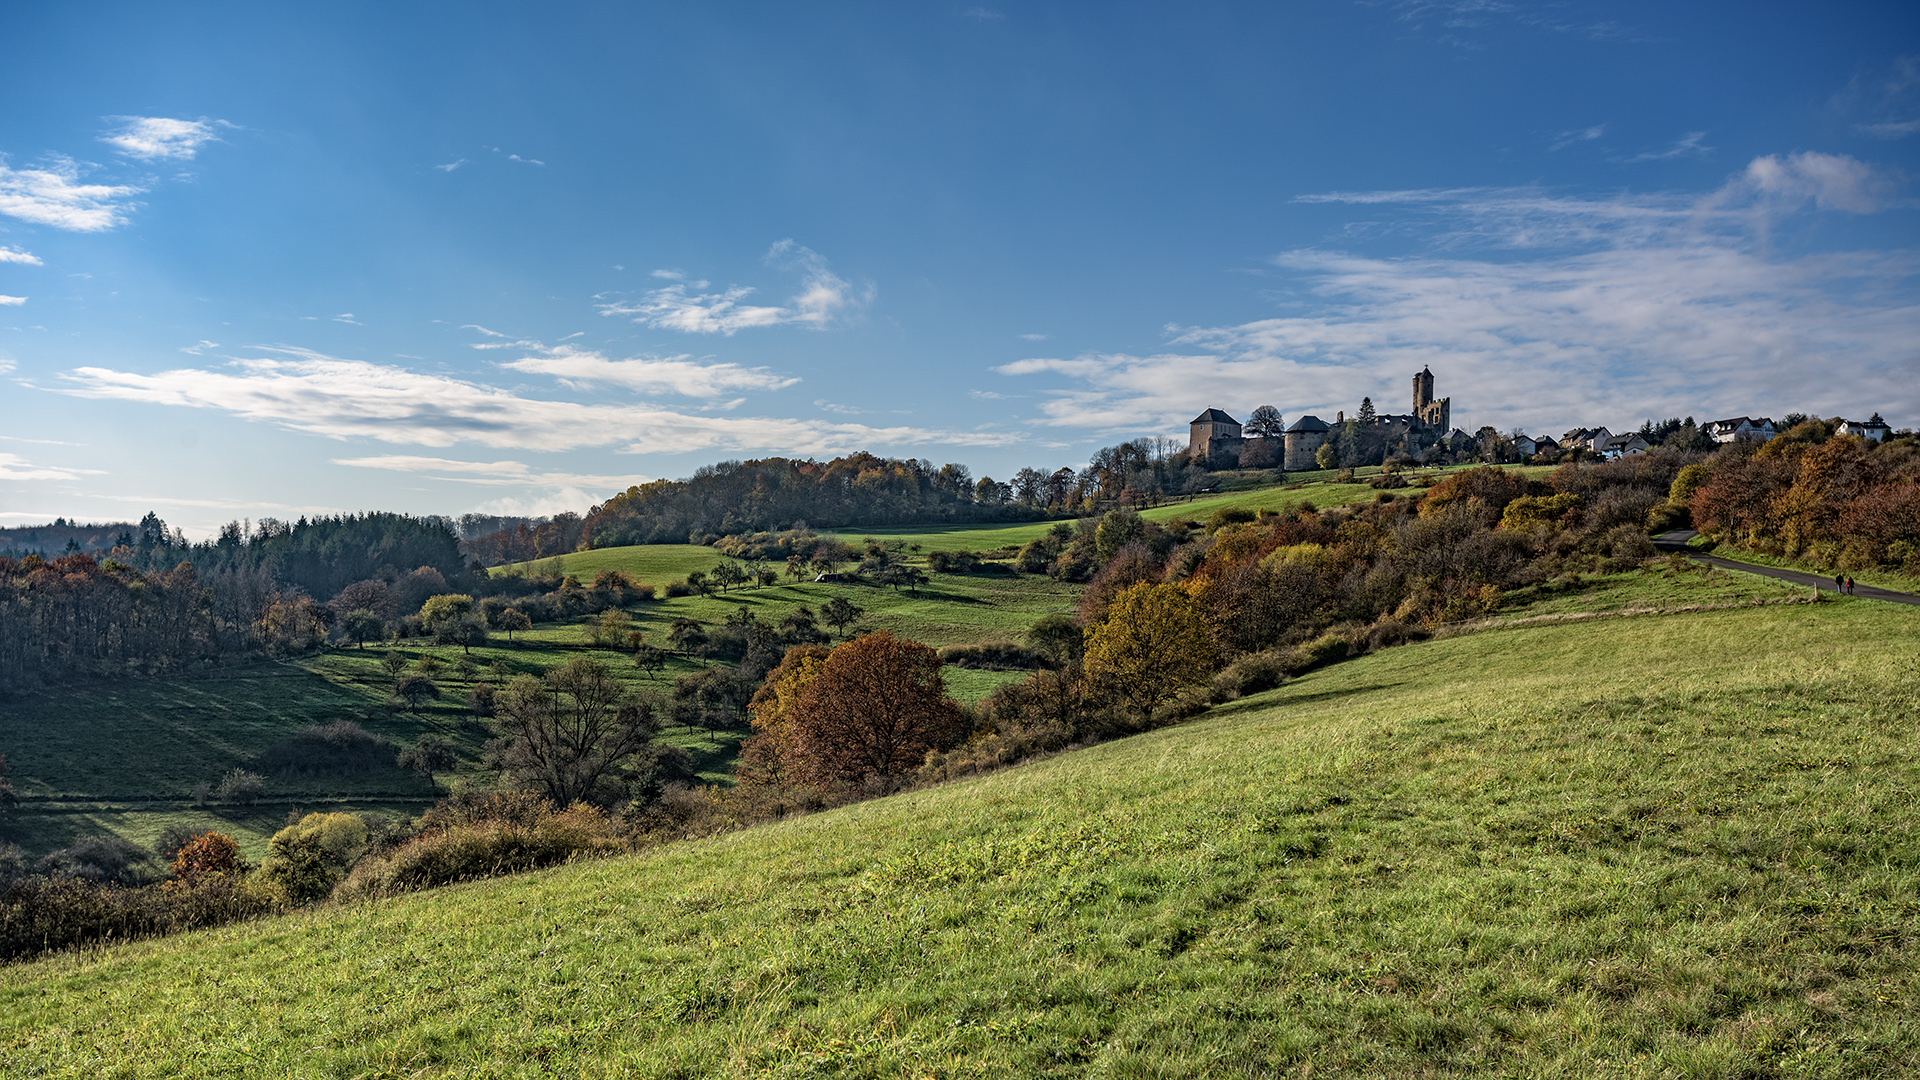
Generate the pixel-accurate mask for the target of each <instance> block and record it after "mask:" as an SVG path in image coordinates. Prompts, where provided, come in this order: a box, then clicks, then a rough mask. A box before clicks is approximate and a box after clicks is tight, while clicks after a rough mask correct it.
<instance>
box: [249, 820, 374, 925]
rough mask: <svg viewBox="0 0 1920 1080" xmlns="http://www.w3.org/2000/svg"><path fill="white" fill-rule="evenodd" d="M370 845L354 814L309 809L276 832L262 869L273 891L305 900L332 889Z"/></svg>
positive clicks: (294, 900)
mask: <svg viewBox="0 0 1920 1080" xmlns="http://www.w3.org/2000/svg"><path fill="white" fill-rule="evenodd" d="M366 850H367V823H366V822H364V821H361V820H360V819H359V818H357V817H355V816H354V815H352V814H308V815H307V816H306V817H303V818H301V819H300V820H299V822H298V823H296V824H293V825H289V826H287V827H286V828H284V829H281V830H280V831H279V832H277V833H274V834H273V839H272V840H271V841H269V842H268V844H267V860H266V862H263V863H261V864H260V869H259V871H258V873H259V876H260V878H261V883H262V884H263V885H264V886H265V889H266V891H267V892H268V893H269V894H270V895H272V896H274V897H275V898H278V899H283V900H284V901H287V902H291V903H295V904H304V903H308V902H310V901H313V900H318V899H320V898H321V897H323V896H326V895H327V894H328V893H330V892H332V891H333V886H334V884H335V883H336V882H338V881H339V880H340V877H341V875H342V874H344V873H345V872H346V871H347V869H349V868H350V867H352V866H353V863H354V860H356V859H358V858H359V857H360V855H361V853H362V852H364V851H366Z"/></svg>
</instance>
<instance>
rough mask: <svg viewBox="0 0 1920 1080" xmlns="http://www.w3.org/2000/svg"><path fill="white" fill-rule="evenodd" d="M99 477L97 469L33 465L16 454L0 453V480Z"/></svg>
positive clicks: (100, 473)
mask: <svg viewBox="0 0 1920 1080" xmlns="http://www.w3.org/2000/svg"><path fill="white" fill-rule="evenodd" d="M101 475H104V474H103V473H102V472H101V471H100V470H99V469H74V468H68V467H66V466H63V465H35V464H34V463H33V462H31V461H28V460H27V459H26V458H23V457H21V456H20V455H18V454H8V453H3V452H0V480H78V479H80V478H81V477H82V476H101Z"/></svg>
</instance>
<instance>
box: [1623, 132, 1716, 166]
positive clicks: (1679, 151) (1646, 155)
mask: <svg viewBox="0 0 1920 1080" xmlns="http://www.w3.org/2000/svg"><path fill="white" fill-rule="evenodd" d="M1706 137H1707V133H1706V132H1704V131H1689V132H1687V133H1686V134H1685V135H1682V136H1680V137H1679V138H1678V139H1675V140H1674V141H1673V142H1672V144H1670V145H1668V146H1665V147H1662V148H1661V149H1659V150H1646V151H1643V152H1641V153H1638V154H1635V155H1633V156H1632V157H1623V158H1615V159H1614V160H1615V161H1617V162H1619V163H1620V164H1623V165H1637V164H1639V163H1641V162H1643V161H1671V160H1672V159H1674V158H1683V157H1692V156H1694V155H1695V154H1707V153H1712V151H1713V147H1711V146H1706V145H1704V143H1703V140H1704V139H1706Z"/></svg>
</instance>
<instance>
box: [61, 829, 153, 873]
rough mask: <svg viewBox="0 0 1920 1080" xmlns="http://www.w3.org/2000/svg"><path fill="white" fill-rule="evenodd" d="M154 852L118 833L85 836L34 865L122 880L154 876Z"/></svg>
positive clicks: (63, 871) (64, 871)
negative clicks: (123, 837) (116, 834)
mask: <svg viewBox="0 0 1920 1080" xmlns="http://www.w3.org/2000/svg"><path fill="white" fill-rule="evenodd" d="M152 860H153V856H152V854H151V853H150V852H148V851H147V850H146V849H145V848H142V847H141V846H140V845H138V844H135V843H133V842H132V841H131V840H125V839H122V838H120V837H118V836H83V837H81V838H80V839H78V840H75V841H74V842H73V843H72V844H70V845H68V846H66V847H64V848H61V849H60V850H59V851H56V852H53V853H52V854H50V855H47V856H45V857H44V858H42V859H41V860H40V861H39V862H38V863H36V864H35V865H34V870H35V872H37V873H41V874H47V875H58V876H62V877H75V878H86V879H88V880H90V881H114V882H120V883H122V884H126V883H131V882H137V881H140V880H142V879H144V878H150V877H151V876H152V869H153V866H152Z"/></svg>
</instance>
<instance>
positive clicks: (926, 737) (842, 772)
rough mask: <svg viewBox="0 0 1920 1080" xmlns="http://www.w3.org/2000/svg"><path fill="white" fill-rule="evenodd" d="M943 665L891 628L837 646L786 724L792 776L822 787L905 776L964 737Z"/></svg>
mask: <svg viewBox="0 0 1920 1080" xmlns="http://www.w3.org/2000/svg"><path fill="white" fill-rule="evenodd" d="M940 668H941V661H940V655H939V654H938V653H936V652H934V651H933V650H932V649H930V648H928V647H927V646H925V645H922V644H920V643H919V642H917V641H909V640H907V639H905V638H896V637H894V636H893V635H892V634H889V633H887V632H886V631H884V630H882V631H879V632H877V633H872V634H867V635H866V636H864V637H861V638H858V639H856V640H854V641H850V642H847V643H846V644H844V645H841V646H840V647H839V648H837V649H834V650H833V652H832V653H831V654H829V655H828V657H827V661H826V664H825V665H824V666H823V667H822V668H821V669H820V674H819V675H818V676H817V677H816V678H814V679H813V681H812V682H811V684H810V685H808V686H807V687H806V689H805V690H804V691H803V692H802V693H801V695H800V699H799V700H798V701H797V702H795V703H794V705H793V709H792V714H791V716H790V718H789V719H788V721H787V722H788V724H789V725H790V732H791V733H790V736H789V737H790V738H791V740H792V741H791V748H792V750H791V756H790V758H789V765H788V771H789V773H790V774H792V775H793V776H794V777H795V778H796V779H799V780H800V781H802V782H804V783H811V784H818V785H821V786H823V787H837V786H841V785H845V784H857V783H859V782H861V781H863V780H865V779H867V778H868V777H875V776H877V777H893V776H900V775H903V774H905V773H909V772H912V771H913V770H915V769H918V768H919V767H920V766H921V764H922V763H923V762H924V761H925V760H926V756H927V752H928V751H930V750H940V749H944V748H946V747H949V746H952V745H953V744H954V743H957V742H959V741H960V740H961V739H963V738H965V737H966V734H967V729H968V721H967V714H966V710H964V709H962V708H961V707H960V706H959V705H958V704H956V703H955V702H954V701H953V700H952V699H951V698H949V697H947V684H946V679H945V678H944V677H943V676H942V675H941V673H940Z"/></svg>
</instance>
